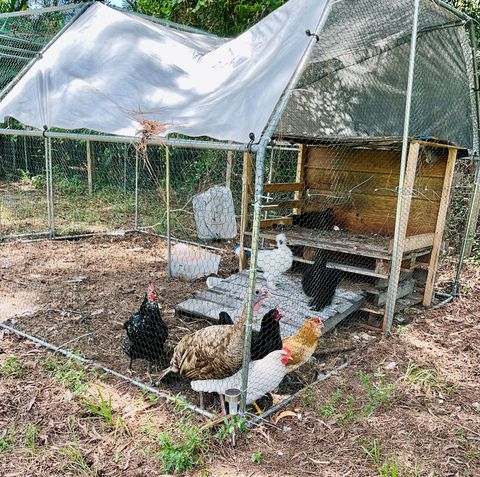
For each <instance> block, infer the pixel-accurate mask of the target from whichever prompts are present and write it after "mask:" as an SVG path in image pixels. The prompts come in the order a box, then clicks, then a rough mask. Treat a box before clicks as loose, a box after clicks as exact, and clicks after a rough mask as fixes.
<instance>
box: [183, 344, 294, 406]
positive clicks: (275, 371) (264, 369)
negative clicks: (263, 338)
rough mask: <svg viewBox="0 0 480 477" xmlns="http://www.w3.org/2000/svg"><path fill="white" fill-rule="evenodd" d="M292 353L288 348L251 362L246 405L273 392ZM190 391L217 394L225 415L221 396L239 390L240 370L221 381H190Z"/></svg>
mask: <svg viewBox="0 0 480 477" xmlns="http://www.w3.org/2000/svg"><path fill="white" fill-rule="evenodd" d="M291 354H292V352H291V351H290V350H289V349H288V348H283V349H281V350H276V351H272V352H271V353H269V354H267V356H265V357H264V358H262V359H259V360H256V361H252V362H251V363H250V365H249V368H248V388H247V404H251V403H253V402H254V401H256V400H257V399H260V398H261V397H262V396H264V395H265V394H267V393H269V392H270V391H273V390H274V389H275V388H276V387H277V386H278V385H279V384H280V382H281V381H282V379H283V378H284V376H285V374H286V364H287V363H288V360H289V359H290V356H291ZM190 384H191V386H192V389H193V390H194V391H197V392H207V393H218V394H220V397H221V403H222V411H223V413H225V404H224V399H223V395H224V394H225V391H226V390H227V389H240V388H241V385H242V370H241V369H240V370H239V371H237V372H236V373H235V374H234V375H233V376H229V377H228V378H223V379H202V380H197V381H192V382H191V383H190Z"/></svg>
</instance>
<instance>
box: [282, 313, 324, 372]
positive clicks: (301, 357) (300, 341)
mask: <svg viewBox="0 0 480 477" xmlns="http://www.w3.org/2000/svg"><path fill="white" fill-rule="evenodd" d="M322 328H323V322H322V320H321V319H320V318H310V319H308V320H307V321H306V322H305V323H304V324H303V326H302V327H301V328H300V330H299V332H298V333H297V334H296V335H294V336H288V337H287V338H285V339H284V340H283V346H284V347H285V348H288V349H289V350H290V351H291V352H292V354H291V356H290V358H289V360H288V364H287V366H286V369H287V373H291V372H292V371H294V370H295V369H297V368H299V367H300V366H302V364H304V363H306V362H307V361H308V360H309V359H310V357H311V356H312V355H313V353H314V352H315V349H316V348H317V345H318V340H319V338H320V336H321V334H322Z"/></svg>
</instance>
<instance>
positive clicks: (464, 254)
mask: <svg viewBox="0 0 480 477" xmlns="http://www.w3.org/2000/svg"><path fill="white" fill-rule="evenodd" d="M469 31H470V42H471V47H472V48H471V52H472V62H473V88H474V96H475V110H476V129H475V132H474V134H475V136H476V137H475V145H476V146H477V147H478V145H479V136H480V78H479V76H478V74H479V72H478V65H477V52H478V40H477V35H476V27H475V23H474V22H473V21H472V22H470V29H469ZM475 154H476V156H477V159H478V155H479V151H475ZM479 210H480V162H479V161H478V160H477V163H476V171H475V179H474V185H473V195H472V199H471V201H470V207H469V211H468V218H467V223H466V226H465V235H464V237H463V240H462V247H461V250H460V255H459V260H458V265H457V273H456V276H455V282H454V284H453V288H452V295H456V294H457V293H458V288H459V283H460V276H461V274H462V271H463V265H464V260H465V259H466V258H468V257H469V256H470V254H471V253H472V246H473V239H474V237H475V232H476V228H477V223H478V215H479Z"/></svg>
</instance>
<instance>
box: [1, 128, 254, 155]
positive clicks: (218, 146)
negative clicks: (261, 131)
mask: <svg viewBox="0 0 480 477" xmlns="http://www.w3.org/2000/svg"><path fill="white" fill-rule="evenodd" d="M0 134H3V135H5V136H29V137H51V138H55V139H73V140H79V141H91V142H108V143H112V144H118V143H121V144H124V143H129V144H144V143H146V144H147V145H148V146H171V147H182V148H185V149H209V150H215V151H241V152H244V151H245V150H246V149H247V144H245V143H244V144H239V143H236V144H232V143H229V142H222V141H200V140H198V139H170V138H158V139H153V138H150V139H147V141H144V140H143V139H142V138H141V137H138V136H109V135H105V134H78V133H62V132H53V131H46V132H45V131H39V130H28V131H27V130H25V129H0ZM257 149H258V146H257V145H255V144H254V145H253V146H252V151H254V152H255V151H256V150H257Z"/></svg>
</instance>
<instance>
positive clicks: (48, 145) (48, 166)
mask: <svg viewBox="0 0 480 477" xmlns="http://www.w3.org/2000/svg"><path fill="white" fill-rule="evenodd" d="M45 175H46V181H47V215H48V230H49V233H50V238H54V237H55V212H54V203H53V202H54V201H53V177H52V140H51V139H50V138H45Z"/></svg>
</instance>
